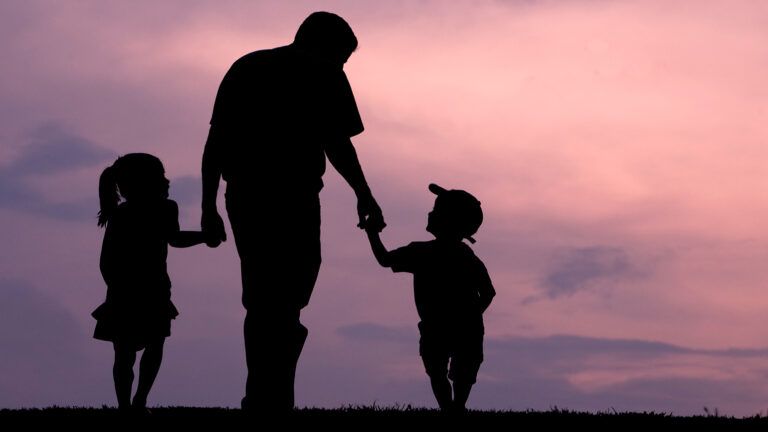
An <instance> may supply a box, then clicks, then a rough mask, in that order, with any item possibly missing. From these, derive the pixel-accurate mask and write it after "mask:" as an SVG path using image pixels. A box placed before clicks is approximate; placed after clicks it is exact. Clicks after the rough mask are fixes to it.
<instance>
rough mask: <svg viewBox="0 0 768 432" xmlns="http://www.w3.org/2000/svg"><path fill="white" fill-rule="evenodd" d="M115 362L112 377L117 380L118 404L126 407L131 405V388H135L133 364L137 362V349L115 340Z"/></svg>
mask: <svg viewBox="0 0 768 432" xmlns="http://www.w3.org/2000/svg"><path fill="white" fill-rule="evenodd" d="M114 347H115V364H114V366H113V367H112V378H113V379H114V380H115V393H117V406H118V408H120V409H126V408H129V407H130V406H131V389H132V388H133V364H134V363H135V362H136V351H134V350H133V349H132V348H131V347H127V346H125V345H122V344H120V343H117V342H115V343H114Z"/></svg>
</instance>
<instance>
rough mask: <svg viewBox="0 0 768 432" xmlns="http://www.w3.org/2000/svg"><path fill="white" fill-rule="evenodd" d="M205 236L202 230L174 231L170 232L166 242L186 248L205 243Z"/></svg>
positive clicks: (176, 246)
mask: <svg viewBox="0 0 768 432" xmlns="http://www.w3.org/2000/svg"><path fill="white" fill-rule="evenodd" d="M205 240H206V236H205V235H204V234H203V232H202V231H176V232H174V233H173V234H171V237H170V238H169V239H168V244H169V245H170V246H173V247H175V248H186V247H190V246H195V245H199V244H201V243H205Z"/></svg>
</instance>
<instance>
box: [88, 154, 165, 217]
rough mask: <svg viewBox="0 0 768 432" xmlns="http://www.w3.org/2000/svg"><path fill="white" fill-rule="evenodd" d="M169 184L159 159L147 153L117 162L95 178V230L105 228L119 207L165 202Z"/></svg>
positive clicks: (129, 155)
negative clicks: (129, 203) (124, 203)
mask: <svg viewBox="0 0 768 432" xmlns="http://www.w3.org/2000/svg"><path fill="white" fill-rule="evenodd" d="M169 185H170V182H169V181H168V179H167V178H165V169H164V168H163V163H162V162H160V159H158V158H156V157H155V156H152V155H150V154H147V153H129V154H127V155H125V156H120V157H119V158H117V160H116V161H115V163H113V164H112V165H111V166H108V167H107V168H106V169H105V170H104V172H102V173H101V177H100V178H99V203H100V206H101V209H100V211H99V226H104V225H106V224H107V221H108V220H109V218H110V216H112V214H113V213H114V211H115V209H116V208H117V205H118V204H119V203H120V197H122V198H123V199H125V200H126V201H154V200H161V199H165V198H168V188H169Z"/></svg>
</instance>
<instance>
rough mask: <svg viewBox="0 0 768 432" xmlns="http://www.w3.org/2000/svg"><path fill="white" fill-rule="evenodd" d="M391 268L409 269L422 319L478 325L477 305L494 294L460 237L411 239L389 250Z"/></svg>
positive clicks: (480, 321) (480, 262)
mask: <svg viewBox="0 0 768 432" xmlns="http://www.w3.org/2000/svg"><path fill="white" fill-rule="evenodd" d="M390 259H391V263H392V271H393V272H407V273H413V292H414V297H415V300H416V310H417V311H418V313H419V317H420V318H421V320H422V322H430V323H440V324H444V325H449V326H452V325H461V326H466V325H473V324H474V325H479V326H480V327H482V323H483V321H482V319H483V318H482V317H483V311H482V309H481V305H483V304H488V303H490V299H491V298H492V297H493V296H494V295H495V294H496V291H495V290H494V288H493V284H492V283H491V278H490V276H489V275H488V270H486V268H485V265H484V264H483V262H482V261H480V259H479V258H478V257H477V256H476V255H475V253H474V252H473V251H472V249H471V248H470V247H469V246H467V245H466V244H464V243H463V242H460V241H458V242H457V241H445V240H437V239H436V240H432V241H425V242H412V243H410V244H408V245H407V246H403V247H401V248H398V249H395V250H393V251H391V252H390Z"/></svg>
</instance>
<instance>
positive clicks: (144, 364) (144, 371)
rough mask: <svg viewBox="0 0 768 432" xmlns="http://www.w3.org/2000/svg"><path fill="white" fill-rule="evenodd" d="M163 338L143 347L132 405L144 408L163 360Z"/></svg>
mask: <svg viewBox="0 0 768 432" xmlns="http://www.w3.org/2000/svg"><path fill="white" fill-rule="evenodd" d="M164 343H165V338H161V339H159V340H158V341H155V342H152V343H150V344H148V345H147V346H146V348H144V354H142V355H141V364H140V366H139V386H138V387H137V388H136V395H135V396H134V397H133V406H134V407H137V408H144V407H146V406H147V396H149V391H150V390H151V389H152V384H154V382H155V378H156V377H157V372H158V371H159V370H160V363H161V362H162V361H163V344H164Z"/></svg>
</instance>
